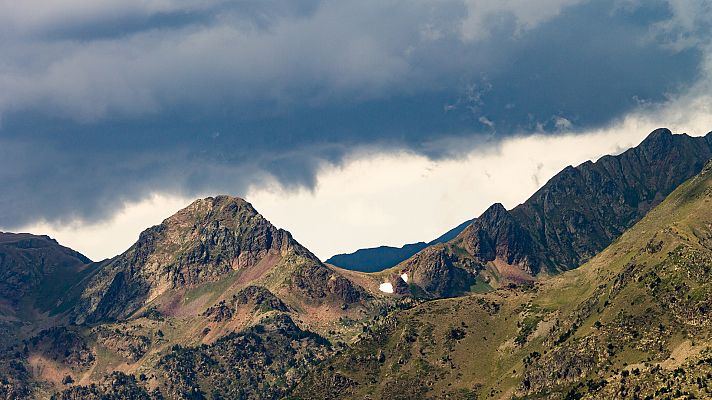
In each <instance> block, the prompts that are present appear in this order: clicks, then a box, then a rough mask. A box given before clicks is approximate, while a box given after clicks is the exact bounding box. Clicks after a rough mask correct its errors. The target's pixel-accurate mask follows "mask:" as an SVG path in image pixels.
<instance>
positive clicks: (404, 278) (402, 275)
mask: <svg viewBox="0 0 712 400" xmlns="http://www.w3.org/2000/svg"><path fill="white" fill-rule="evenodd" d="M401 279H403V282H405V283H408V274H401Z"/></svg>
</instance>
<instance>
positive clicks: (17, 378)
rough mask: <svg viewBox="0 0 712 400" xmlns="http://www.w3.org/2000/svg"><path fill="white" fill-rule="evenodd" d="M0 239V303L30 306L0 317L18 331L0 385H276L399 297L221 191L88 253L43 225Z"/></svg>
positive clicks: (28, 390) (279, 391) (134, 389)
mask: <svg viewBox="0 0 712 400" xmlns="http://www.w3.org/2000/svg"><path fill="white" fill-rule="evenodd" d="M0 251H1V252H0V260H2V266H3V270H2V272H3V277H4V278H5V280H4V281H3V284H2V285H3V286H0V288H2V290H3V291H2V292H0V293H2V294H4V295H5V296H6V297H7V296H9V295H13V296H14V297H7V298H8V299H11V300H13V302H12V303H10V301H9V300H6V301H4V304H17V305H18V310H23V312H25V313H27V314H29V315H32V316H34V318H33V319H27V320H26V321H24V320H23V321H22V322H21V323H20V324H19V325H18V321H17V320H16V318H15V316H14V314H9V315H8V316H7V317H6V318H4V319H0V322H3V325H1V326H3V327H4V326H6V327H7V330H8V331H9V330H10V329H12V333H13V334H15V335H16V336H15V338H16V339H17V340H6V341H5V342H3V346H0V398H50V397H52V398H59V399H80V398H81V399H84V398H97V399H98V398H107V397H110V398H113V397H116V398H152V396H153V397H154V398H176V399H178V398H202V397H201V396H209V395H210V394H211V393H213V392H215V391H216V390H218V391H219V390H222V389H225V390H227V386H226V385H227V383H228V382H230V385H231V386H230V390H229V393H230V396H235V397H238V398H256V397H259V398H279V397H281V396H282V395H283V394H284V393H285V392H286V391H287V390H289V389H290V388H291V387H292V386H294V385H295V384H296V382H298V380H299V379H300V378H301V377H302V376H303V375H304V374H305V373H306V371H307V370H308V369H309V368H311V367H313V365H315V364H316V363H318V362H320V361H321V360H323V359H325V358H326V357H327V356H328V355H331V354H334V353H335V352H338V351H341V350H342V349H343V348H344V346H345V343H347V342H351V341H352V340H353V338H354V337H355V336H356V335H357V334H358V333H360V332H361V331H362V329H363V325H365V324H367V323H368V321H370V320H371V319H372V318H374V317H375V316H377V315H380V314H382V313H385V312H388V310H390V309H393V307H394V306H397V304H398V302H399V300H398V299H392V298H388V297H387V296H385V295H383V293H380V292H378V291H377V289H376V288H377V286H378V280H376V279H374V278H372V277H368V276H361V275H354V273H352V272H350V271H348V272H349V275H346V274H344V273H342V272H344V271H342V270H339V269H338V268H335V267H330V266H327V265H325V264H323V263H322V262H321V261H319V259H318V258H317V257H315V256H314V255H313V254H312V253H311V252H310V251H309V250H307V249H306V248H305V247H303V246H302V245H301V244H299V243H298V242H297V241H296V240H295V239H294V238H293V237H292V235H291V234H290V233H289V232H287V231H285V230H282V229H278V228H276V227H274V226H273V225H272V224H271V223H270V222H269V221H267V220H266V219H265V218H264V217H263V216H262V215H260V214H259V213H258V212H257V211H256V210H255V209H254V208H253V207H252V205H251V204H250V203H248V202H246V201H244V200H243V199H240V198H236V197H229V196H217V197H209V198H205V199H200V200H197V201H195V202H193V203H192V204H190V205H189V206H188V207H186V208H184V209H183V210H180V211H179V212H177V213H176V214H175V215H173V216H171V217H169V218H167V219H166V220H164V221H163V222H162V223H161V224H160V225H157V226H154V227H151V228H149V229H147V230H145V231H144V232H142V233H141V234H140V236H139V239H138V241H137V242H136V243H135V244H134V245H132V246H131V247H130V248H129V249H128V250H127V251H126V252H124V253H122V254H120V255H118V256H116V257H114V258H112V259H109V260H105V261H102V262H99V263H92V262H91V261H90V260H88V259H87V258H86V257H83V256H81V255H80V254H79V253H76V252H74V251H72V250H70V249H67V248H64V247H61V246H59V245H58V244H57V243H56V242H54V241H53V240H51V239H49V238H47V237H42V236H32V235H25V234H22V235H13V234H3V236H2V246H0ZM362 284H363V285H365V286H362ZM27 299H31V300H32V301H31V302H30V301H28V300H27ZM39 305H41V306H43V307H46V308H41V307H39ZM19 306H23V307H19ZM149 387H150V388H149ZM65 388H66V389H67V390H63V389H65ZM221 388H222V389H221ZM225 393H227V392H225ZM112 396H113V397H112ZM195 396H198V397H195Z"/></svg>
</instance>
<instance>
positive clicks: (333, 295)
mask: <svg viewBox="0 0 712 400" xmlns="http://www.w3.org/2000/svg"><path fill="white" fill-rule="evenodd" d="M290 287H291V289H292V290H294V291H295V292H297V293H300V294H302V295H303V296H305V297H307V298H309V299H316V300H318V299H333V300H336V301H339V302H342V303H344V304H351V303H357V302H359V301H361V300H363V299H365V298H366V297H367V294H366V292H365V291H364V290H363V289H362V288H360V287H358V286H356V285H354V284H353V283H352V282H351V281H349V280H348V279H346V278H344V277H343V276H341V275H339V274H337V273H335V272H334V271H332V270H330V269H328V268H326V267H324V266H323V265H320V264H307V265H302V266H299V267H297V269H296V270H295V271H294V273H293V274H292V276H291V286H290Z"/></svg>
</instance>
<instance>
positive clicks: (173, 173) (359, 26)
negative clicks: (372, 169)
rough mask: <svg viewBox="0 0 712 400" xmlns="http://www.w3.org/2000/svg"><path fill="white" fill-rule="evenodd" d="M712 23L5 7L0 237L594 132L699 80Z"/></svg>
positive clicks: (263, 5)
mask: <svg viewBox="0 0 712 400" xmlns="http://www.w3.org/2000/svg"><path fill="white" fill-rule="evenodd" d="M710 11H712V10H710V5H709V2H707V1H704V0H698V1H693V0H690V1H674V0H670V1H645V2H643V1H633V0H610V1H609V0H606V1H595V2H592V1H581V0H578V1H577V0H568V1H567V0H547V1H543V2H536V4H534V3H532V2H529V1H522V0H509V1H501V0H500V1H497V0H459V1H456V0H451V1H417V2H414V1H383V0H380V1H363V0H360V1H343V2H322V1H316V0H313V1H309V0H305V1H280V0H273V1H238V2H228V1H219V0H215V1H208V2H205V1H194V0H182V1H179V0H176V1H169V0H156V1H147V0H128V1H127V0H123V1H104V2H95V1H86V0H71V1H63V2H45V1H24V2H21V3H16V2H9V1H0V51H1V52H2V57H0V124H1V125H0V188H1V189H0V226H3V227H13V226H20V225H23V224H27V223H30V222H33V221H37V220H47V221H60V222H61V221H70V220H74V219H81V220H87V221H94V220H100V219H102V218H107V217H108V216H110V215H111V213H112V211H113V210H115V209H116V207H117V206H119V205H121V204H123V203H124V202H127V201H136V200H140V199H142V198H146V197H147V196H149V195H150V194H152V193H174V194H180V195H186V196H190V195H193V194H198V193H206V192H207V193H232V194H242V193H244V192H245V191H246V190H247V189H248V188H249V187H250V186H254V185H260V184H262V183H264V182H271V181H274V180H276V181H278V182H280V183H281V184H282V185H284V186H286V187H288V188H289V187H301V186H307V187H309V186H311V185H313V184H314V174H315V171H316V170H317V169H318V167H319V166H321V165H323V164H324V163H333V164H338V163H340V162H341V160H342V159H343V158H344V157H345V156H347V155H348V154H350V153H351V152H352V151H354V150H355V149H363V148H378V149H379V151H382V150H383V149H393V150H394V151H395V150H399V149H407V150H409V151H414V152H419V153H421V154H424V155H426V156H428V157H432V158H439V157H452V156H454V154H456V153H457V150H458V149H457V148H455V149H453V148H450V147H448V145H447V143H458V144H461V143H463V140H461V139H468V141H470V142H471V143H472V146H476V145H477V144H478V143H482V142H483V141H482V140H478V139H477V138H478V137H487V138H495V139H496V138H504V137H508V136H511V135H514V134H523V133H557V132H560V131H562V130H565V131H577V130H579V131H580V130H585V129H589V128H596V127H602V126H606V125H608V124H610V123H612V122H613V121H616V120H619V119H621V118H624V117H625V116H626V115H627V114H629V113H631V112H634V111H636V110H640V109H641V108H646V107H647V108H650V107H656V106H660V105H664V104H667V103H669V102H671V101H674V100H675V99H677V98H680V97H684V96H689V95H690V93H695V91H700V88H701V87H708V86H706V85H707V84H708V82H709V81H710V72H709V64H710V60H709V58H710V53H711V52H710V49H709V48H708V46H709V45H708V44H707V43H708V40H707V39H708V38H709V35H710V25H709V22H707V21H706V20H705V19H704V16H705V15H710ZM452 139H456V140H452ZM470 139H471V140H470Z"/></svg>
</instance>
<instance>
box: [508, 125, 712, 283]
mask: <svg viewBox="0 0 712 400" xmlns="http://www.w3.org/2000/svg"><path fill="white" fill-rule="evenodd" d="M711 140H712V135H708V136H707V137H690V136H687V135H673V134H672V133H671V132H670V131H669V130H667V129H658V130H655V131H653V132H652V133H651V134H650V135H649V136H648V137H647V138H646V139H645V140H644V141H643V142H642V143H641V144H640V145H639V146H637V147H635V148H632V149H630V150H628V151H626V152H624V153H622V154H620V155H617V156H605V157H602V158H601V159H600V160H598V161H597V162H595V163H593V162H590V161H589V162H586V163H584V164H581V165H579V166H578V167H576V168H572V167H568V168H566V169H564V170H563V171H561V172H560V173H559V174H557V175H556V176H555V177H554V178H552V179H551V180H550V181H549V182H547V184H546V185H544V186H543V187H542V188H541V189H540V190H539V191H537V192H536V193H535V194H534V195H533V196H531V197H530V198H529V199H528V200H527V201H526V202H525V203H524V204H521V205H519V206H517V207H515V208H514V209H513V210H512V211H511V214H512V216H513V217H514V218H515V219H516V220H517V221H518V222H519V224H521V226H522V227H523V228H524V229H525V230H526V231H527V232H528V233H529V234H530V236H531V237H532V239H533V242H534V243H535V246H536V251H537V253H538V255H537V257H536V262H537V264H538V266H539V267H541V268H546V269H549V270H553V271H561V270H567V269H572V268H576V267H578V266H579V265H581V264H582V263H584V262H585V261H587V260H588V259H590V258H591V257H592V256H594V255H595V254H597V253H598V252H599V251H601V250H602V249H603V248H605V247H606V246H608V245H609V244H610V243H611V242H613V240H615V239H616V238H617V237H618V236H620V235H621V234H622V233H623V231H625V230H626V229H628V228H630V227H631V226H632V225H633V224H634V223H635V222H637V221H639V220H640V219H641V218H642V217H643V216H644V215H645V214H646V213H647V212H648V211H649V210H650V209H651V208H652V207H654V206H656V205H657V204H659V203H660V202H661V201H662V200H663V199H664V198H665V197H666V196H667V195H668V194H670V193H671V192H672V191H673V190H674V189H675V188H676V187H677V186H678V185H680V184H681V183H682V182H684V181H686V180H687V179H689V178H691V177H692V176H694V175H695V174H697V173H699V172H700V171H701V170H702V167H703V166H704V165H705V162H706V161H707V160H709V159H710V158H712V150H711V147H710V141H711Z"/></svg>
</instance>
